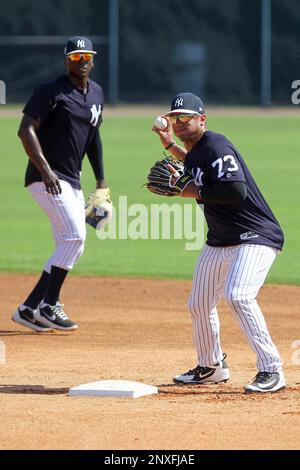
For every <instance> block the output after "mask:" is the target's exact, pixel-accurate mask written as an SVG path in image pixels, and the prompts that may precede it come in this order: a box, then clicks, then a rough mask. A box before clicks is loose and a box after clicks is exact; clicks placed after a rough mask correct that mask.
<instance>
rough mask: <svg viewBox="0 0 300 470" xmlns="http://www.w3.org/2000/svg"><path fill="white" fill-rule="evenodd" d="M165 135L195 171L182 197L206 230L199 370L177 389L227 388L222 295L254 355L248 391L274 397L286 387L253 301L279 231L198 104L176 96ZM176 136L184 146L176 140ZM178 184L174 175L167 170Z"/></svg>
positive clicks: (197, 306)
mask: <svg viewBox="0 0 300 470" xmlns="http://www.w3.org/2000/svg"><path fill="white" fill-rule="evenodd" d="M164 117H165V118H167V121H168V127H167V129H166V130H159V129H158V128H156V127H154V128H153V130H154V131H155V132H156V133H157V134H158V135H159V137H160V140H161V142H162V144H163V146H164V147H165V149H167V150H169V152H170V153H172V155H173V156H176V157H177V158H179V159H181V160H183V161H184V163H185V167H186V168H187V169H189V170H190V171H192V174H193V177H194V180H193V181H192V182H191V183H190V184H189V185H188V186H187V188H186V189H185V190H184V191H183V193H182V196H183V197H193V198H195V199H196V200H197V202H198V203H199V204H202V205H203V210H204V215H205V218H206V221H207V225H208V234H207V242H206V245H205V247H204V249H203V251H202V253H201V254H200V257H199V259H198V262H197V265H196V268H195V272H194V279H193V288H192V293H191V296H190V300H189V309H190V312H191V316H192V322H193V332H194V339H195V345H196V350H197V356H198V365H197V366H196V367H195V368H194V369H192V370H189V371H188V372H186V373H183V374H181V375H177V376H176V377H175V378H174V382H175V383H187V384H204V383H205V384H207V383H218V382H226V381H227V380H228V379H229V378H230V376H229V369H228V366H227V364H226V361H225V357H226V355H225V354H223V351H222V348H221V344H220V324H219V318H218V313H217V303H218V301H219V300H220V299H221V298H222V297H225V299H226V301H227V302H228V304H229V305H230V307H231V310H232V312H233V314H234V316H235V318H236V319H237V321H238V322H239V324H240V327H241V328H242V330H243V332H244V334H245V336H246V338H247V340H248V342H249V344H250V346H251V348H252V350H253V351H254V353H255V354H256V358H257V362H256V366H257V371H258V372H257V374H256V376H255V377H254V379H253V380H252V382H250V383H249V384H248V385H246V388H245V391H246V392H248V393H249V392H259V393H265V392H276V391H277V390H280V389H282V388H283V387H284V386H285V379H284V375H283V371H282V361H281V358H280V355H279V353H278V350H277V348H276V346H275V345H274V343H273V341H272V339H271V337H270V334H269V331H268V329H267V325H266V322H265V319H264V317H263V314H262V312H261V310H260V307H259V305H258V304H257V301H256V296H257V294H258V291H259V289H260V288H261V286H262V285H263V283H264V281H265V279H266V276H267V274H268V271H269V269H270V267H271V265H272V263H273V262H274V260H275V258H276V256H277V254H278V253H279V252H280V251H281V249H282V246H283V241H284V240H283V233H282V230H281V228H280V226H279V223H278V221H277V220H276V218H275V216H274V214H273V213H272V211H271V209H270V207H269V206H268V204H267V202H266V201H265V199H264V197H263V196H262V194H261V192H260V190H259V189H258V187H257V185H256V183H255V181H254V179H253V177H252V175H251V173H250V171H249V169H248V168H247V166H246V164H245V162H244V160H243V158H242V156H241V154H240V153H239V151H238V150H237V149H236V148H235V146H234V145H233V144H232V143H231V142H230V141H229V140H228V139H227V138H226V137H225V136H223V135H221V134H217V133H216V132H213V131H211V130H207V128H206V115H205V111H204V106H203V103H202V101H201V99H200V98H199V97H198V96H196V95H194V94H192V93H180V94H179V95H176V96H175V97H174V98H173V99H172V102H171V111H170V112H168V113H166V114H165V115H164ZM173 132H174V134H175V135H176V136H177V137H178V138H179V139H180V140H181V141H182V142H183V144H184V148H183V147H181V146H179V145H177V144H176V142H175V140H173ZM170 170H171V172H172V173H173V174H174V176H173V178H174V182H175V181H176V177H177V175H176V172H175V170H174V169H172V168H171V167H170Z"/></svg>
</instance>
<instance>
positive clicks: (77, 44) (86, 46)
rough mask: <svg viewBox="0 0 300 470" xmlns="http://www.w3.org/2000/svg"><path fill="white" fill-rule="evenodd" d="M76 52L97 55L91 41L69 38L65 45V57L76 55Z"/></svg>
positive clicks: (81, 38)
mask: <svg viewBox="0 0 300 470" xmlns="http://www.w3.org/2000/svg"><path fill="white" fill-rule="evenodd" d="M77 52H87V53H89V54H97V52H96V51H94V50H93V44H92V41H91V40H90V39H89V38H85V37H83V36H74V37H73V38H70V39H69V40H68V42H67V44H66V45H65V55H70V54H74V53H75V54H76V53H77Z"/></svg>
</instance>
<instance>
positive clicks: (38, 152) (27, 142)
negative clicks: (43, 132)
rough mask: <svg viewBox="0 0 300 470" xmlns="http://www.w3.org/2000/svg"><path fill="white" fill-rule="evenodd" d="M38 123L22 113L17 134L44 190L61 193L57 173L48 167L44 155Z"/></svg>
mask: <svg viewBox="0 0 300 470" xmlns="http://www.w3.org/2000/svg"><path fill="white" fill-rule="evenodd" d="M39 126H40V124H39V122H38V121H35V120H34V119H32V118H30V116H26V115H24V117H23V119H22V122H21V125H20V128H19V131H18V136H19V137H20V139H21V141H22V144H23V147H24V149H25V152H26V153H27V155H28V157H29V158H30V160H31V161H32V163H33V165H34V166H35V167H36V168H37V169H38V170H39V172H40V174H41V176H42V180H43V182H44V184H45V187H46V191H47V192H48V193H50V194H53V195H55V194H59V193H61V186H60V183H59V179H58V177H57V175H56V174H55V173H54V171H52V169H51V168H50V165H49V163H48V162H47V160H46V158H45V157H44V154H43V151H42V148H41V145H40V142H39V139H38V136H37V135H36V130H37V129H38V128H39Z"/></svg>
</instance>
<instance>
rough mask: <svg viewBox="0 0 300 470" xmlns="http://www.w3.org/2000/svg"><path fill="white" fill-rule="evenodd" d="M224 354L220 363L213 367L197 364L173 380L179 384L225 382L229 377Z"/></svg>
mask: <svg viewBox="0 0 300 470" xmlns="http://www.w3.org/2000/svg"><path fill="white" fill-rule="evenodd" d="M225 358H226V354H224V355H223V359H222V361H221V362H220V363H217V364H215V365H214V367H203V366H197V367H195V368H194V369H191V370H189V371H188V372H185V373H184V374H182V375H176V376H175V377H174V379H173V382H175V383H179V384H195V385H197V384H208V383H215V384H216V383H220V382H227V380H229V379H230V375H229V369H228V365H227V363H226V361H225Z"/></svg>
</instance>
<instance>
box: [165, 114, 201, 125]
mask: <svg viewBox="0 0 300 470" xmlns="http://www.w3.org/2000/svg"><path fill="white" fill-rule="evenodd" d="M195 116H199V114H197V113H195V114H174V115H173V116H169V119H170V121H171V124H176V122H177V121H179V122H182V123H186V122H189V121H190V120H191V119H193V118H194V117H195Z"/></svg>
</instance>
